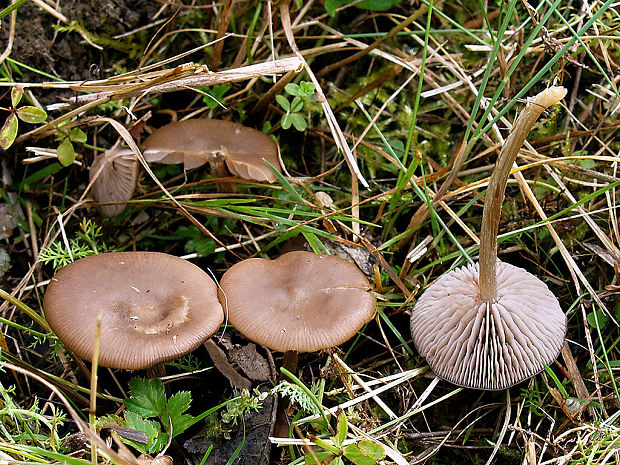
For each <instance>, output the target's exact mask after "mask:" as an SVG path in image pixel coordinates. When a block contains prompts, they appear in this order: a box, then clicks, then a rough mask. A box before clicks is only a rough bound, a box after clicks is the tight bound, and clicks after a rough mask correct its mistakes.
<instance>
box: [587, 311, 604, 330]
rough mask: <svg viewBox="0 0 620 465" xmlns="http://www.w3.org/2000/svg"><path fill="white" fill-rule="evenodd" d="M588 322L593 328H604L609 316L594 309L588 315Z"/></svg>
mask: <svg viewBox="0 0 620 465" xmlns="http://www.w3.org/2000/svg"><path fill="white" fill-rule="evenodd" d="M586 319H587V320H588V324H589V325H590V326H592V327H593V328H598V329H603V327H604V326H605V324H606V323H607V317H606V316H605V314H604V313H603V312H601V311H600V310H594V311H593V312H590V313H588V314H587V315H586Z"/></svg>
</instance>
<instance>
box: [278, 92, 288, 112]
mask: <svg viewBox="0 0 620 465" xmlns="http://www.w3.org/2000/svg"><path fill="white" fill-rule="evenodd" d="M276 102H278V104H279V105H280V106H281V107H282V109H283V110H284V111H289V110H290V109H291V104H290V103H289V101H288V99H287V98H286V97H285V96H284V95H279V94H278V95H276Z"/></svg>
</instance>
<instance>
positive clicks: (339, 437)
mask: <svg viewBox="0 0 620 465" xmlns="http://www.w3.org/2000/svg"><path fill="white" fill-rule="evenodd" d="M348 430H349V425H348V422H347V416H346V415H345V413H344V412H343V411H342V410H341V411H340V413H339V414H338V426H337V429H336V434H335V435H334V436H332V437H331V438H330V439H331V443H330V442H327V441H325V440H324V439H320V438H318V437H316V436H314V435H312V434H310V435H309V437H310V439H311V440H312V442H314V443H315V444H316V445H318V446H320V447H321V448H323V449H324V450H322V451H318V452H314V453H312V454H310V453H308V454H306V455H305V456H304V460H305V462H306V464H307V465H319V463H329V464H330V465H344V463H345V462H344V460H343V457H345V458H347V459H348V460H350V461H351V462H352V463H354V464H356V465H374V464H376V463H379V461H381V460H383V459H384V458H385V449H384V448H383V446H382V445H381V444H379V443H378V442H375V441H370V440H368V439H362V440H361V441H357V442H353V443H350V444H348V445H346V446H345V445H344V441H345V439H346V438H347V434H348ZM316 459H318V460H319V462H318V463H317V461H316ZM327 460H329V462H326V461H327Z"/></svg>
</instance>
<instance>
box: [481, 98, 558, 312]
mask: <svg viewBox="0 0 620 465" xmlns="http://www.w3.org/2000/svg"><path fill="white" fill-rule="evenodd" d="M565 95H566V89H565V88H564V87H561V86H556V87H550V88H548V89H546V90H544V91H542V92H540V93H539V94H538V95H536V96H535V97H533V98H531V99H528V102H527V105H526V106H525V108H524V109H523V111H522V112H521V114H520V115H519V117H518V118H517V121H516V122H515V124H514V126H513V127H512V131H511V132H510V134H509V135H508V138H507V139H506V142H505V143H504V146H503V147H502V150H501V151H500V153H499V156H498V157H497V162H496V163H495V168H494V169H493V172H492V173H491V178H490V180H489V187H488V189H487V194H486V201H485V203H484V210H483V212H482V228H481V231H480V299H481V300H482V301H483V302H487V303H491V302H494V301H495V300H496V299H497V283H496V281H497V279H496V278H497V271H496V264H497V231H498V228H499V217H500V213H501V209H502V203H503V201H504V192H505V191H506V184H507V182H508V176H509V175H510V169H511V167H512V165H513V163H514V162H515V160H516V158H517V155H518V154H519V150H520V148H521V146H522V145H523V142H524V141H525V138H526V137H527V135H528V133H529V132H530V129H532V126H533V125H534V123H535V122H536V120H537V119H538V117H539V116H540V115H541V114H542V112H543V111H545V110H546V109H547V108H549V107H550V106H552V105H555V104H556V103H558V102H559V101H560V100H562V98H564V96H565Z"/></svg>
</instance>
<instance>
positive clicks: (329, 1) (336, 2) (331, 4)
mask: <svg viewBox="0 0 620 465" xmlns="http://www.w3.org/2000/svg"><path fill="white" fill-rule="evenodd" d="M341 1H342V0H325V11H326V12H327V14H328V15H329V16H334V15H335V14H336V8H338V7H339V6H340V3H341Z"/></svg>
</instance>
